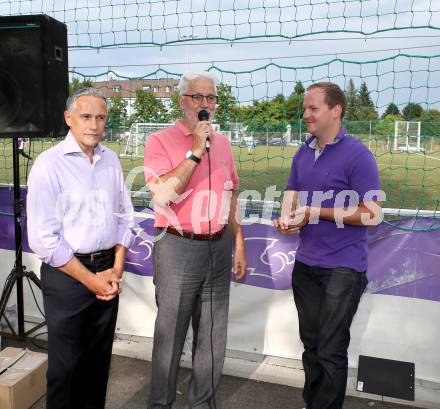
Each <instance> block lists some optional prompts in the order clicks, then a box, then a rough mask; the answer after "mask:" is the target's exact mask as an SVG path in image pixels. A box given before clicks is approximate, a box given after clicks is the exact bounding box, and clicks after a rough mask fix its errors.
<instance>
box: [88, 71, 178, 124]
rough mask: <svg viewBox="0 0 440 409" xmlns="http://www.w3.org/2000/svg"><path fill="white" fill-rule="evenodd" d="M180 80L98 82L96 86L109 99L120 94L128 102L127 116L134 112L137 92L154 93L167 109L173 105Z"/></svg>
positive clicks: (112, 80) (111, 80)
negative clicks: (173, 98) (173, 97)
mask: <svg viewBox="0 0 440 409" xmlns="http://www.w3.org/2000/svg"><path fill="white" fill-rule="evenodd" d="M178 85H179V80H177V79H172V78H160V79H133V80H114V79H110V80H108V81H97V82H95V83H94V86H95V87H96V88H98V89H100V90H101V91H102V92H103V93H104V95H105V96H106V97H107V98H111V97H113V96H116V95H117V94H120V95H121V96H122V98H123V99H124V101H126V102H127V116H131V115H132V114H133V112H134V103H135V101H136V90H138V89H141V90H143V91H152V92H153V93H154V95H155V96H156V98H158V99H159V100H160V101H161V102H162V104H163V105H164V106H165V108H167V109H168V108H169V106H170V104H171V96H172V94H173V93H174V92H175V91H177V89H178Z"/></svg>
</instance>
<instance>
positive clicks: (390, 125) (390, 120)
mask: <svg viewBox="0 0 440 409" xmlns="http://www.w3.org/2000/svg"><path fill="white" fill-rule="evenodd" d="M402 120H403V118H402V116H401V115H394V114H388V115H386V116H385V117H383V118H382V120H381V121H379V122H380V123H379V126H378V127H377V132H378V133H379V135H385V136H392V135H394V126H395V125H394V123H395V122H396V121H402Z"/></svg>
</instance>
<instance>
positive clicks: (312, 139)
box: [306, 128, 347, 149]
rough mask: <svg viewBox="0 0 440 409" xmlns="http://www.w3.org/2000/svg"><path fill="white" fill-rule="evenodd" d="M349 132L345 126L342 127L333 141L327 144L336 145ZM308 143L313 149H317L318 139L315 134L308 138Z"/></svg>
mask: <svg viewBox="0 0 440 409" xmlns="http://www.w3.org/2000/svg"><path fill="white" fill-rule="evenodd" d="M346 134H347V132H346V130H345V128H341V129H340V130H339V132H338V134H337V135H336V137H335V139H333V142H331V143H328V144H327V145H335V144H337V143H338V142H340V141H341V140H342V139H344V138H345V135H346ZM306 144H307V145H308V146H309V148H311V149H316V145H317V144H318V139H317V138H316V136H315V135H312V136H311V137H310V138H309V139H307V141H306Z"/></svg>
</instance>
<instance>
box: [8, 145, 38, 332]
mask: <svg viewBox="0 0 440 409" xmlns="http://www.w3.org/2000/svg"><path fill="white" fill-rule="evenodd" d="M12 147H13V155H12V158H13V162H12V163H13V171H14V227H15V265H14V267H13V269H12V271H11V273H10V274H9V275H8V277H7V278H6V282H5V286H4V288H3V292H2V295H1V297H0V317H1V316H4V317H5V320H6V324H7V325H8V327H9V329H10V330H11V332H10V333H9V332H3V331H1V332H0V334H1V335H2V336H4V337H5V338H12V339H15V340H19V341H23V340H24V339H25V338H26V337H27V336H28V335H29V334H31V333H33V332H34V331H36V330H38V329H39V328H41V327H43V326H44V325H46V321H43V322H41V323H40V324H37V325H36V326H35V327H33V328H31V329H30V330H29V331H25V328H24V324H25V321H24V303H23V279H24V278H27V279H28V280H30V281H32V282H33V283H34V284H35V285H36V286H37V287H38V288H40V289H41V281H40V279H39V278H38V277H37V276H36V274H35V273H34V272H33V271H27V270H26V267H25V266H23V241H22V235H21V210H22V208H23V201H22V199H21V196H20V166H19V156H18V155H19V152H18V139H16V138H13V139H12ZM14 285H16V286H17V331H15V329H14V327H13V326H12V325H11V323H10V322H9V320H8V319H7V318H6V315H5V314H4V312H5V308H6V305H7V304H8V300H9V297H10V296H11V293H12V289H13V288H14Z"/></svg>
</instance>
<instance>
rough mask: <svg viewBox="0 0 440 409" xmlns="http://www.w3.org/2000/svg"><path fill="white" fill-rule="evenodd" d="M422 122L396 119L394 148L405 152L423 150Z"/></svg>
mask: <svg viewBox="0 0 440 409" xmlns="http://www.w3.org/2000/svg"><path fill="white" fill-rule="evenodd" d="M421 124H422V123H421V122H419V121H417V122H411V121H396V122H395V123H394V150H395V151H405V152H421V151H423V148H422V147H421V146H420V130H421Z"/></svg>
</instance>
